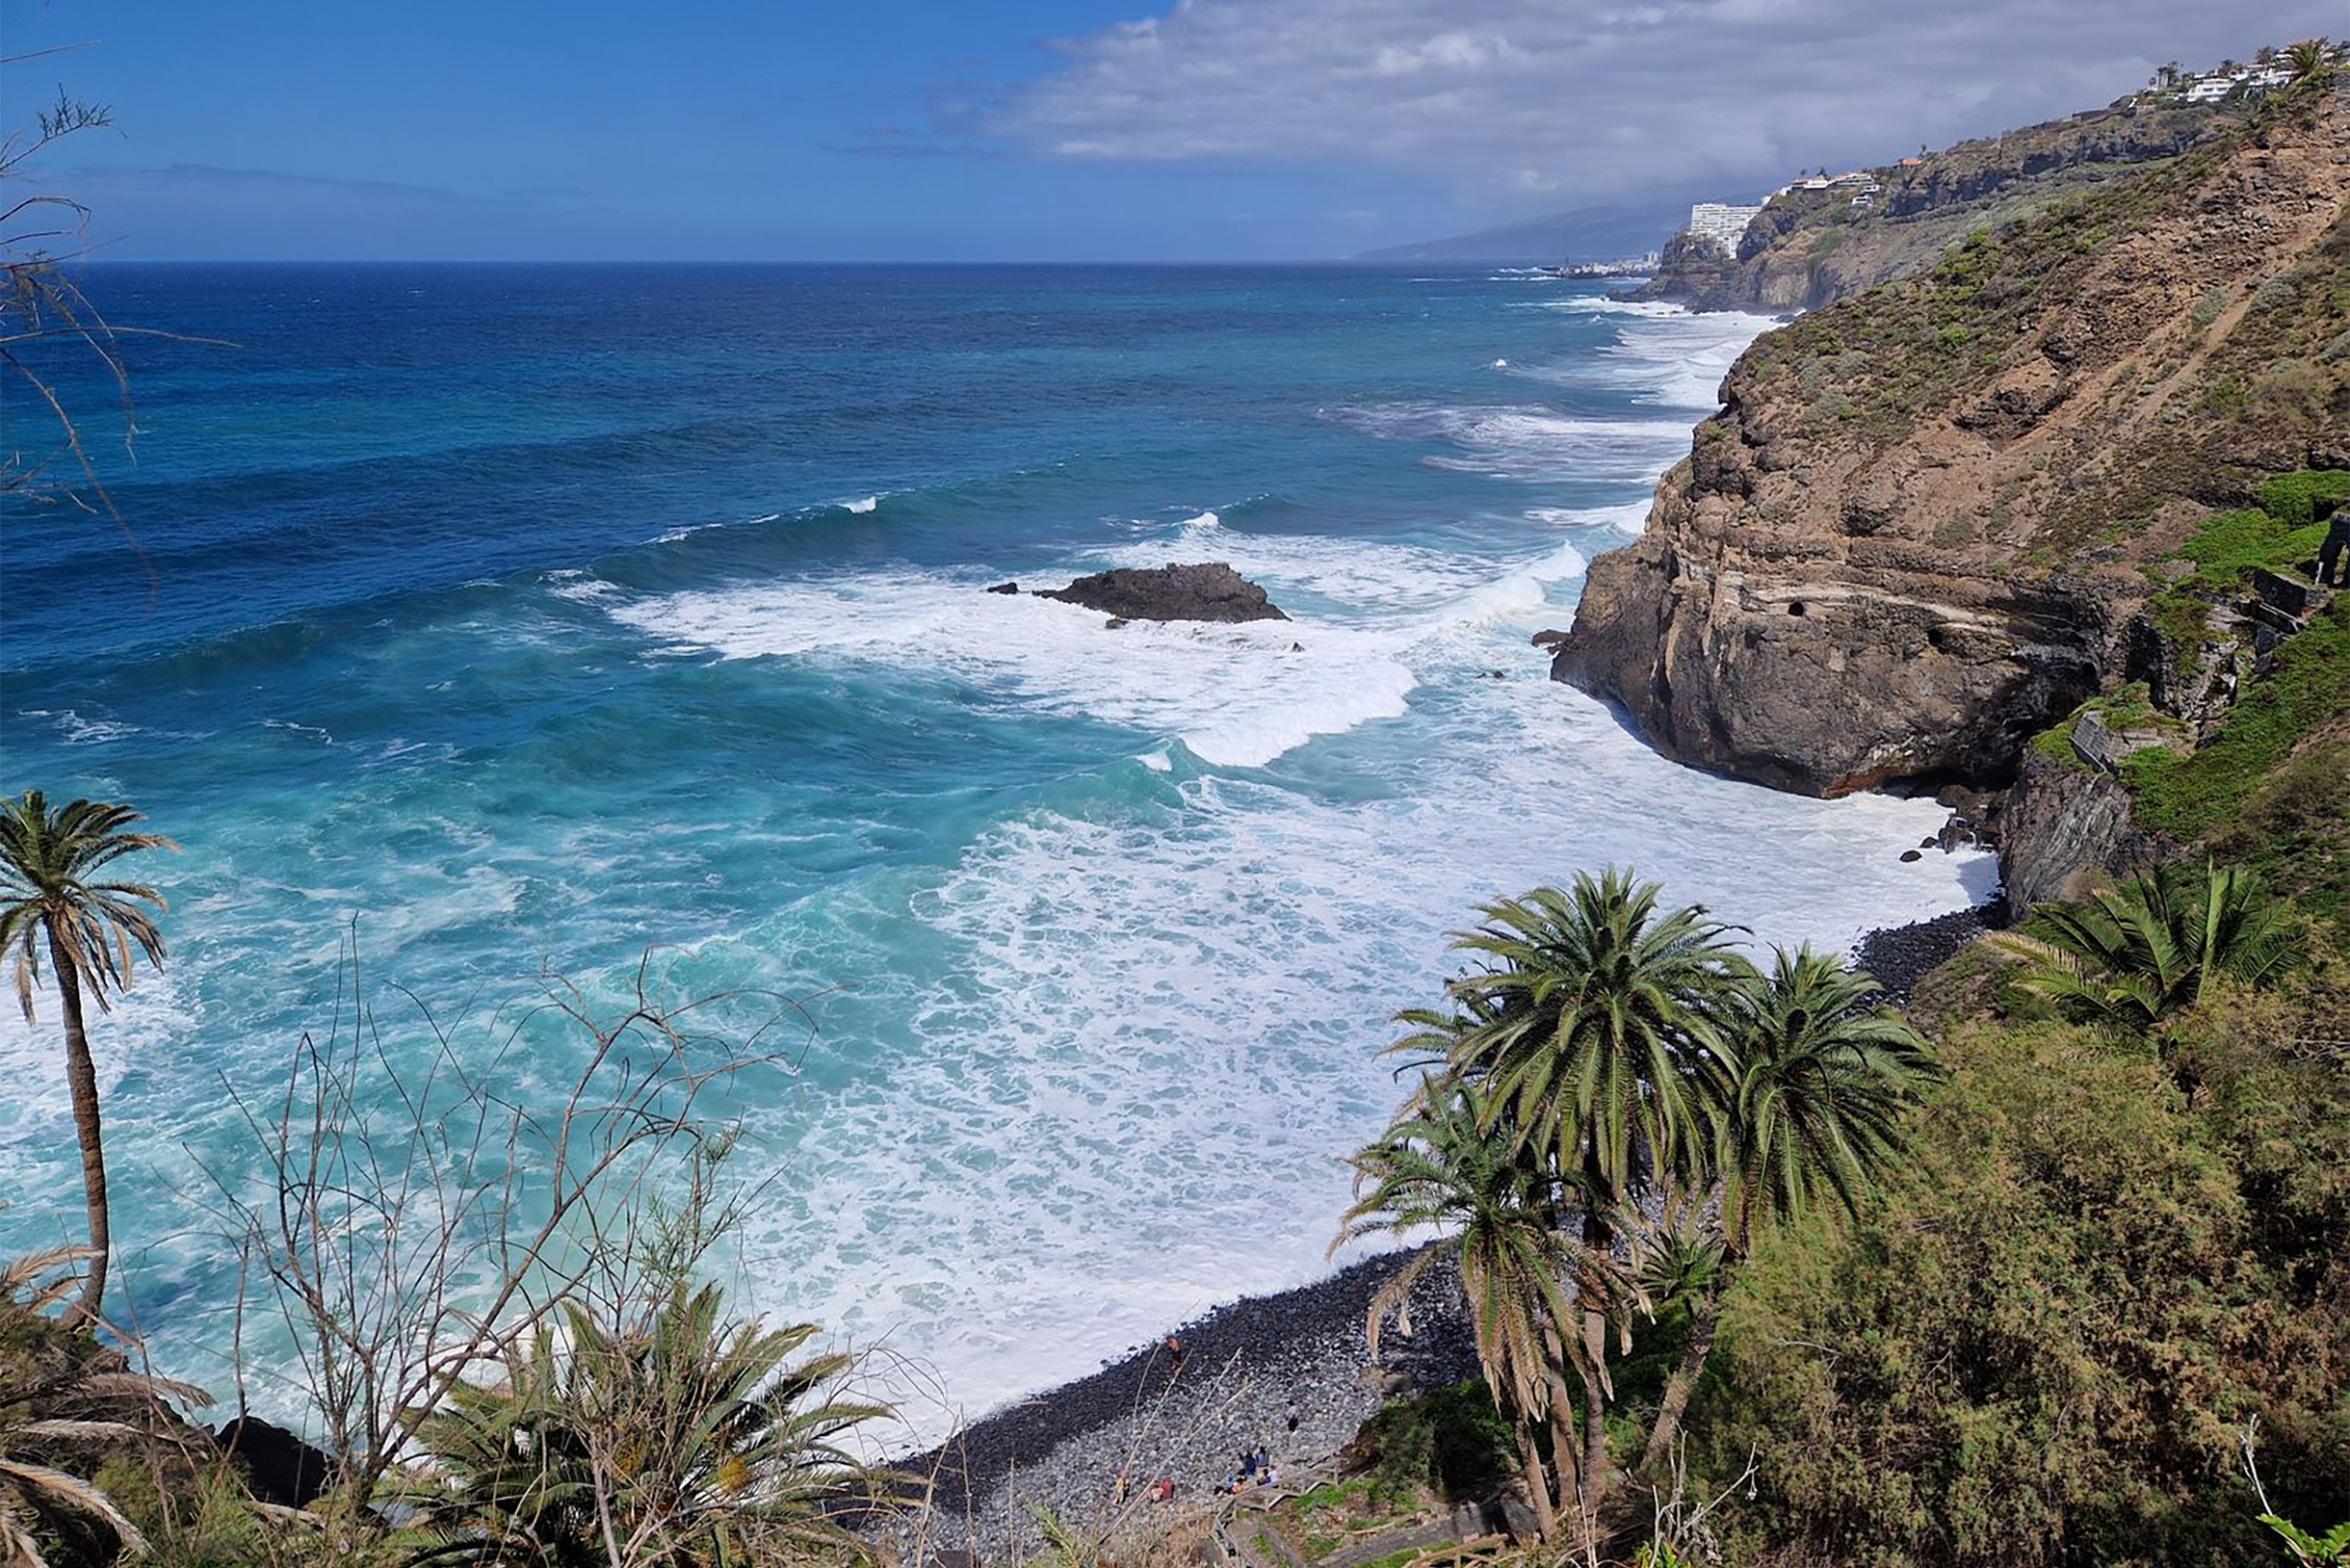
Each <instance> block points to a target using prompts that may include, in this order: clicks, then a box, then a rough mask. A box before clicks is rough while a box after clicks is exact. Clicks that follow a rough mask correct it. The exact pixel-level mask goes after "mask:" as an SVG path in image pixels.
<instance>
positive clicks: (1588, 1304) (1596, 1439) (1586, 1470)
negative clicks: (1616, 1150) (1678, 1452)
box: [1576, 1166, 1615, 1516]
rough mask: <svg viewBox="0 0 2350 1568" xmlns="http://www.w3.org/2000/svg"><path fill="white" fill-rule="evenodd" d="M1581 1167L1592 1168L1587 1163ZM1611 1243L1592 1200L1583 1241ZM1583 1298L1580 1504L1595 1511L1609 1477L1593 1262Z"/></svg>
mask: <svg viewBox="0 0 2350 1568" xmlns="http://www.w3.org/2000/svg"><path fill="white" fill-rule="evenodd" d="M1586 1168H1593V1167H1589V1166H1587V1167H1586ZM1614 1246H1615V1231H1614V1229H1613V1228H1612V1227H1611V1226H1609V1224H1608V1223H1607V1218H1606V1215H1603V1214H1602V1213H1601V1212H1600V1210H1599V1208H1598V1206H1597V1205H1596V1204H1591V1205H1588V1206H1586V1207H1585V1208H1584V1210H1583V1247H1584V1250H1585V1252H1586V1253H1587V1254H1588V1255H1589V1256H1590V1257H1593V1258H1605V1257H1606V1256H1607V1255H1608V1253H1609V1252H1610V1251H1611V1250H1613V1248H1614ZM1576 1294H1577V1295H1578V1296H1580V1298H1581V1300H1582V1303H1583V1362H1582V1369H1581V1370H1582V1374H1583V1390H1584V1398H1583V1463H1582V1472H1583V1474H1582V1483H1583V1507H1584V1509H1585V1511H1586V1512H1588V1513H1590V1514H1593V1515H1595V1516H1596V1515H1597V1514H1598V1513H1599V1510H1600V1506H1601V1504H1602V1503H1606V1500H1607V1491H1608V1488H1609V1486H1610V1484H1611V1483H1612V1481H1613V1478H1614V1477H1612V1476H1611V1475H1610V1474H1609V1470H1608V1464H1607V1385H1606V1366H1607V1315H1606V1313H1605V1312H1604V1311H1602V1310H1601V1309H1600V1308H1599V1307H1598V1306H1596V1305H1594V1304H1593V1303H1595V1302H1597V1301H1598V1300H1600V1299H1601V1295H1602V1289H1601V1282H1600V1280H1599V1277H1598V1271H1597V1269H1596V1268H1586V1269H1585V1270H1584V1271H1583V1277H1582V1280H1581V1281H1580V1283H1579V1284H1578V1285H1577V1287H1576Z"/></svg>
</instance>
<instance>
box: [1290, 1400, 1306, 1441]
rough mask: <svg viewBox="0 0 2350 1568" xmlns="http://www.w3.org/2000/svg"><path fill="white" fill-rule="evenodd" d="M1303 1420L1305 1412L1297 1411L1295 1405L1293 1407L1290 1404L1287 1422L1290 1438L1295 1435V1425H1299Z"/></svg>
mask: <svg viewBox="0 0 2350 1568" xmlns="http://www.w3.org/2000/svg"><path fill="white" fill-rule="evenodd" d="M1305 1419H1306V1417H1305V1412H1304V1411H1302V1410H1300V1409H1298V1408H1297V1406H1296V1405H1294V1404H1292V1405H1291V1406H1290V1411H1289V1422H1290V1435H1291V1436H1292V1437H1295V1436H1296V1435H1297V1425H1298V1424H1299V1423H1300V1422H1302V1421H1304V1420H1305Z"/></svg>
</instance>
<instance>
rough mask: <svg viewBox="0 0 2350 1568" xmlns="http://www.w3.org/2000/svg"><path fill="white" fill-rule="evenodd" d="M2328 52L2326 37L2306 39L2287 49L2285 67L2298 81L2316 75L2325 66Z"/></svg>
mask: <svg viewBox="0 0 2350 1568" xmlns="http://www.w3.org/2000/svg"><path fill="white" fill-rule="evenodd" d="M2328 52H2329V51H2328V50H2327V48H2326V40H2325V39H2302V40H2301V41H2300V42H2299V43H2296V44H2294V45H2292V46H2291V47H2290V48H2288V49H2286V50H2285V69H2286V70H2288V71H2290V72H2291V73H2292V79H2293V80H2294V81H2296V82H2298V81H2300V80H2302V79H2303V78H2304V77H2309V76H2314V75H2316V74H2317V73H2318V72H2319V71H2320V70H2322V69H2324V68H2325V64H2326V56H2327V54H2328Z"/></svg>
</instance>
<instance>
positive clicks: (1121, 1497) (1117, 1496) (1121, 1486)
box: [1110, 1470, 1127, 1503]
mask: <svg viewBox="0 0 2350 1568" xmlns="http://www.w3.org/2000/svg"><path fill="white" fill-rule="evenodd" d="M1126 1486H1127V1481H1126V1472H1125V1471H1123V1470H1121V1471H1119V1472H1118V1478H1117V1481H1116V1483H1115V1484H1114V1485H1112V1486H1111V1487H1110V1502H1112V1503H1124V1502H1125V1501H1126Z"/></svg>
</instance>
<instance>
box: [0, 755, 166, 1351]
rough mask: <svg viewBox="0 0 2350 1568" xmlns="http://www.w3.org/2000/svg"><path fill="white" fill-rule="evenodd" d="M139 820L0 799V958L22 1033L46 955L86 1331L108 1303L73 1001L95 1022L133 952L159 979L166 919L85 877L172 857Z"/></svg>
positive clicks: (88, 1094)
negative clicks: (53, 993)
mask: <svg viewBox="0 0 2350 1568" xmlns="http://www.w3.org/2000/svg"><path fill="white" fill-rule="evenodd" d="M142 820H143V819H142V818H141V817H140V815H139V813H138V812H136V811H133V810H132V809H131V808H130V807H128V806H122V805H111V804H108V803H106V802H104V801H96V800H75V801H73V802H72V803H71V804H69V805H65V806H61V807H58V808H56V809H54V810H52V809H51V808H50V806H49V803H48V800H47V799H46V798H45V797H43V796H42V794H41V792H40V791H39V790H27V791H26V792H25V793H24V794H23V795H22V796H21V797H18V798H16V799H13V800H6V801H0V954H14V955H15V964H16V999H17V1001H18V1002H19V1003H21V1004H22V1005H23V1006H24V1016H25V1022H27V1023H31V1022H32V1021H33V993H34V989H35V987H36V986H37V985H38V984H39V981H40V978H41V977H40V966H41V951H42V949H43V948H44V947H45V948H46V949H47V950H48V963H49V979H50V982H51V983H52V984H54V985H55V986H56V987H57V999H58V1010H59V1012H60V1013H61V1014H62V1015H63V1016H64V1019H65V1084H66V1086H67V1088H68V1090H69V1091H70V1092H71V1094H72V1097H73V1126H74V1132H75V1134H76V1135H77V1136H78V1137H79V1138H80V1140H81V1145H82V1198H83V1202H84V1204H85V1205H86V1206H87V1207H88V1209H89V1212H90V1247H91V1257H90V1267H89V1273H88V1275H87V1276H86V1280H85V1283H84V1285H83V1288H82V1296H81V1301H80V1305H79V1309H78V1310H79V1311H80V1312H81V1314H82V1316H83V1317H84V1318H85V1319H87V1320H91V1321H93V1322H94V1321H95V1320H97V1317H98V1312H99V1309H100V1306H101V1304H102V1303H103V1301H104V1298H105V1295H106V1261H107V1254H108V1248H109V1246H110V1244H111V1242H110V1231H109V1226H108V1224H107V1212H106V1148H105V1142H104V1138H103V1137H102V1134H101V1130H100V1127H99V1123H98V1075H97V1069H96V1067H95V1066H94V1065H93V1064H92V1063H91V1059H90V1036H89V1034H88V1033H87V1032H85V1030H84V1027H83V1019H82V998H83V995H84V993H85V992H87V993H88V995H89V997H90V1000H91V1001H92V1002H94V1003H96V1004H97V1007H98V1010H99V1011H100V1012H106V1011H109V1010H110V1005H109V1002H108V993H109V992H112V991H118V990H121V989H124V988H126V987H128V986H129V984H130V983H131V978H132V972H133V971H132V956H131V954H132V950H133V949H134V948H135V949H137V950H138V952H140V953H141V954H144V955H145V957H146V960H147V962H148V963H149V964H150V965H152V966H153V967H154V968H155V969H156V970H157V971H158V972H160V971H161V970H162V968H163V958H164V948H163V933H162V932H160V931H158V930H157V929H156V928H155V922H154V919H153V917H152V915H150V913H149V912H148V911H149V909H150V908H151V909H153V910H155V911H157V912H160V911H162V910H165V909H168V908H169V907H170V905H169V904H168V903H166V902H165V901H164V896H163V895H162V894H160V893H158V892H156V891H155V890H154V889H153V888H151V887H148V886H146V885H144V883H140V882H119V881H111V880H108V881H101V880H96V879H94V878H96V877H97V876H98V875H99V874H101V873H103V872H104V871H105V869H106V868H107V867H108V866H111V865H112V864H113V863H114V862H115V861H117V860H119V859H121V858H122V857H123V856H124V855H127V854H135V853H137V852H139V851H140V850H143V849H178V848H179V846H178V845H176V844H174V843H172V842H171V841H170V839H168V838H164V837H162V836H160V835H158V834H154V833H140V832H134V831H132V830H131V824H132V823H137V822H140V821H142ZM143 906H144V907H143Z"/></svg>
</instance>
